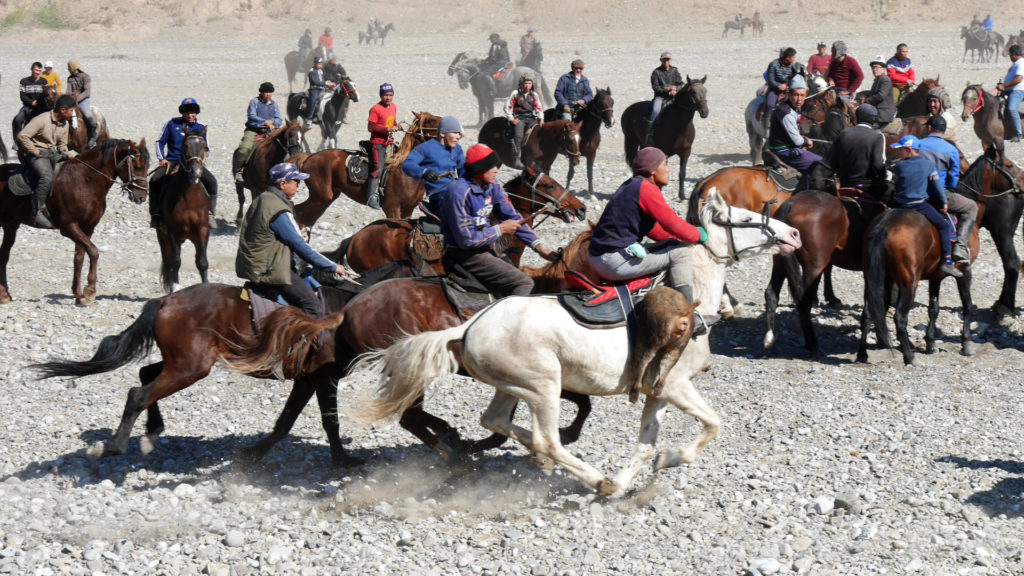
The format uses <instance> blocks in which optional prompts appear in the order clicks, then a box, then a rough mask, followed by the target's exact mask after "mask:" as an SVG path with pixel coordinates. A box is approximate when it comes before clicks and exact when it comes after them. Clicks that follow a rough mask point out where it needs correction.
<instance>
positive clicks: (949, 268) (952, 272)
mask: <svg viewBox="0 0 1024 576" xmlns="http://www.w3.org/2000/svg"><path fill="white" fill-rule="evenodd" d="M939 270H942V271H943V272H944V273H946V274H947V275H949V276H952V277H953V278H963V277H964V273H963V272H961V271H959V270H957V269H956V268H954V267H953V265H952V264H946V263H943V264H942V266H940V267H939Z"/></svg>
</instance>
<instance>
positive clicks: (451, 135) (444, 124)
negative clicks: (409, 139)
mask: <svg viewBox="0 0 1024 576" xmlns="http://www.w3.org/2000/svg"><path fill="white" fill-rule="evenodd" d="M437 132H438V134H437V138H435V139H433V140H427V141H426V142H424V143H423V144H420V145H419V146H417V147H415V148H413V150H412V152H410V153H409V156H408V157H407V158H406V159H405V161H404V162H402V172H405V175H406V176H408V177H410V178H416V179H417V180H423V186H424V188H426V192H427V194H426V196H427V197H426V201H427V210H429V211H430V214H431V215H432V216H434V217H437V218H440V212H441V204H440V203H441V199H442V198H444V195H445V192H446V191H447V190H448V185H449V184H451V183H452V182H454V181H455V180H458V179H459V177H460V176H461V175H462V170H463V167H464V166H465V164H466V154H465V153H463V151H462V147H461V146H459V140H460V139H462V125H461V124H459V120H458V119H457V118H455V117H454V116H445V117H444V118H441V124H440V125H439V126H438V129H437ZM421 209H422V206H421Z"/></svg>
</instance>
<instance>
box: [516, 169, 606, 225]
mask: <svg viewBox="0 0 1024 576" xmlns="http://www.w3.org/2000/svg"><path fill="white" fill-rule="evenodd" d="M505 189H506V193H507V194H508V196H509V197H510V198H511V199H512V203H513V205H514V206H515V207H516V209H517V210H519V211H520V212H526V213H531V214H532V213H539V212H544V211H550V213H551V214H552V215H553V216H555V217H556V218H558V219H559V220H561V221H563V222H566V223H570V222H572V221H573V220H574V219H578V220H581V221H582V220H584V219H585V218H586V217H587V207H586V205H585V204H583V202H582V201H580V199H579V198H577V197H575V196H573V195H572V194H571V193H570V192H569V191H568V190H566V189H565V188H564V187H563V186H562V185H561V184H559V183H558V182H556V181H555V179H554V178H552V177H550V176H548V175H547V174H545V173H543V172H537V171H535V170H533V169H532V168H527V169H525V170H523V173H522V174H520V175H519V176H518V177H517V178H515V179H514V180H512V181H511V182H509V183H508V184H506V185H505Z"/></svg>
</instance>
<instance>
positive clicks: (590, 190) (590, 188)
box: [587, 152, 597, 198]
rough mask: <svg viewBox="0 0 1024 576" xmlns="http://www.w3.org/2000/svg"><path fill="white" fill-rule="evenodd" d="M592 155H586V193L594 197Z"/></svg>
mask: <svg viewBox="0 0 1024 576" xmlns="http://www.w3.org/2000/svg"><path fill="white" fill-rule="evenodd" d="M596 154H597V153H596V152H595V153H594V155H591V156H587V194H589V195H590V197H591V198H593V197H594V156H595V155H596Z"/></svg>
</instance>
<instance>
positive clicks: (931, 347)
mask: <svg viewBox="0 0 1024 576" xmlns="http://www.w3.org/2000/svg"><path fill="white" fill-rule="evenodd" d="M941 287H942V280H941V279H940V280H931V281H930V282H928V327H927V328H925V330H924V343H925V347H924V353H925V354H934V353H935V321H936V320H937V319H938V317H939V290H940V289H941Z"/></svg>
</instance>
